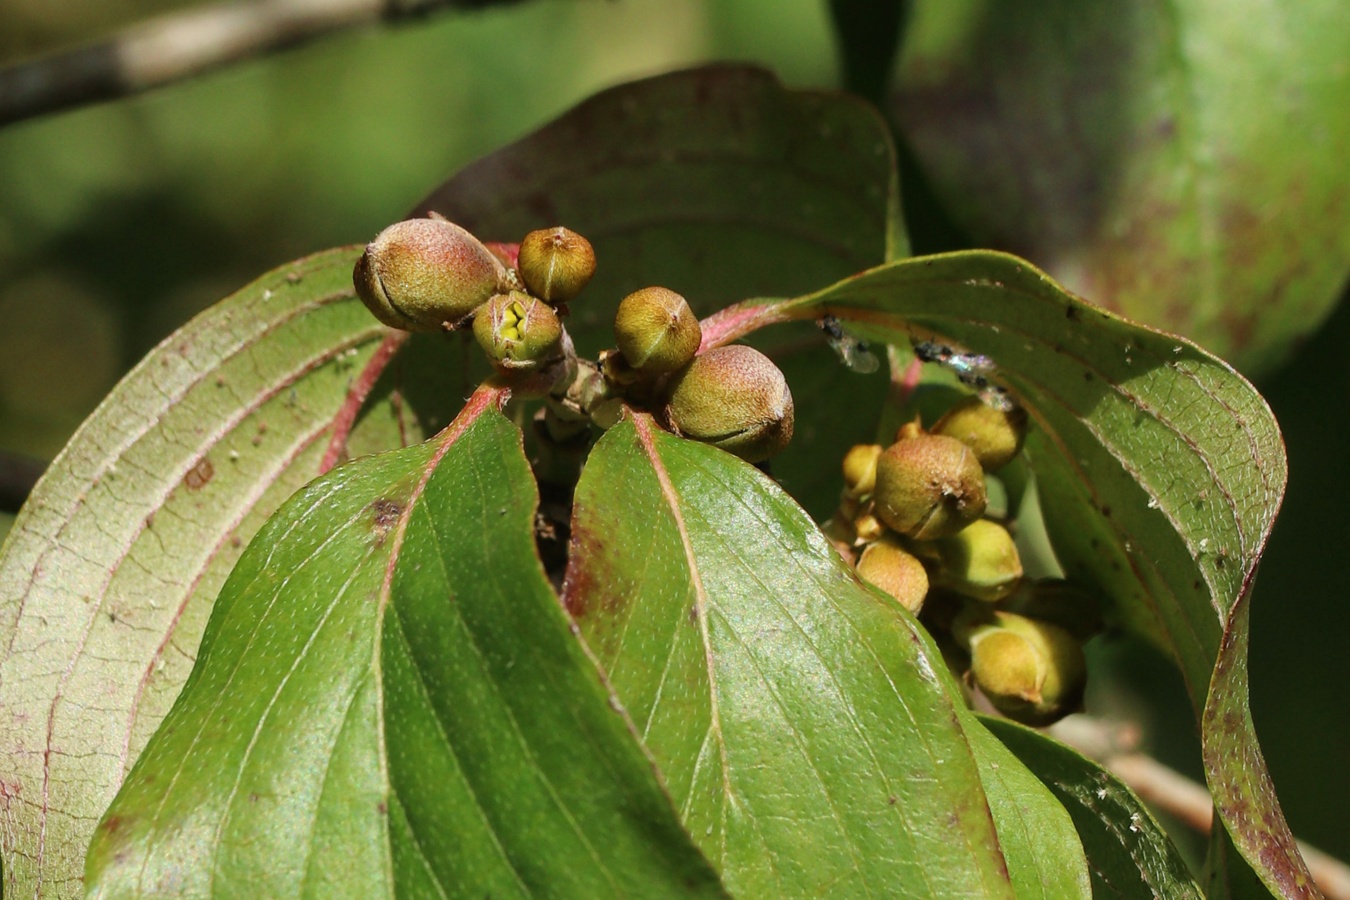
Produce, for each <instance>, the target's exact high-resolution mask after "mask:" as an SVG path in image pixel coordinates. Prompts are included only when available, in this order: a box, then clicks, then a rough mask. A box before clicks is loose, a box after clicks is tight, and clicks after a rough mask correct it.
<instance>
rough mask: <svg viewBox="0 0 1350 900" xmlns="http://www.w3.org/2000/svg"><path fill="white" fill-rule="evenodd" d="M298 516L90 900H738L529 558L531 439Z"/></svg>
mask: <svg viewBox="0 0 1350 900" xmlns="http://www.w3.org/2000/svg"><path fill="white" fill-rule="evenodd" d="M499 400H500V394H499V393H498V392H496V391H493V390H486V389H485V390H482V391H480V392H478V393H477V394H476V395H475V396H474V398H473V399H472V400H471V401H470V403H469V405H468V406H467V407H466V408H465V411H464V413H463V414H462V415H461V416H460V418H459V419H457V420H456V422H455V423H454V425H452V426H451V427H450V428H449V429H448V430H447V431H446V432H444V433H443V434H441V435H440V436H438V437H437V438H436V439H435V440H433V441H430V442H428V443H426V444H423V445H419V446H416V447H412V448H409V449H406V450H401V451H395V452H391V453H386V454H381V455H377V456H373V457H368V458H366V459H363V460H361V461H359V462H356V463H352V464H349V465H347V466H343V467H340V468H338V469H337V470H335V471H334V472H332V473H331V474H330V475H329V476H327V477H326V478H323V479H321V480H319V481H317V482H315V483H314V484H312V485H310V486H309V487H308V488H306V489H305V490H304V491H302V492H301V493H299V494H297V495H296V496H295V497H294V498H293V499H292V500H291V501H289V502H288V503H287V504H286V505H285V506H284V507H283V508H282V510H281V511H279V512H278V514H277V515H276V516H274V517H273V518H272V519H271V520H270V521H269V522H268V524H267V525H266V526H265V527H264V529H263V530H262V531H261V532H260V533H259V535H258V536H257V538H256V539H255V540H254V541H253V543H252V544H250V546H249V549H248V550H247V551H246V552H245V554H244V556H243V558H242V559H241V561H240V563H239V565H238V566H237V567H236V569H235V571H234V572H233V574H232V575H231V577H230V580H229V581H228V582H227V583H226V585H225V587H224V589H223V591H222V593H221V596H220V599H219V601H218V602H217V604H216V607H215V610H214V612H213V614H212V618H211V622H210V625H209V626H208V629H207V632H206V635H205V636H204V637H203V640H202V646H201V655H200V657H199V660H198V664H197V666H196V668H194V670H193V673H192V676H191V677H190V678H189V680H188V682H187V684H186V685H185V686H184V688H183V692H182V694H181V695H180V697H179V699H178V702H177V704H176V705H175V706H174V708H173V710H172V711H171V713H170V714H169V716H168V718H167V719H165V722H164V726H163V727H162V728H161V729H160V730H159V731H158V732H157V733H156V735H155V737H154V738H153V739H152V740H151V742H150V744H149V746H148V747H147V749H146V752H145V753H144V754H143V755H142V757H141V759H140V760H139V761H138V763H137V764H136V767H135V768H134V769H133V770H132V772H131V773H130V775H129V776H128V778H127V781H126V783H125V785H124V786H123V789H122V791H121V793H120V794H119V795H118V798H117V800H116V801H114V803H113V805H112V807H111V809H110V810H109V811H108V813H107V815H106V816H105V817H104V818H103V820H102V822H101V823H100V825H99V828H98V830H97V832H96V836H95V839H94V843H93V846H92V847H91V849H90V855H89V860H88V869H87V873H88V882H87V887H88V889H89V890H90V892H91V894H92V895H93V896H109V897H112V896H118V897H120V896H165V895H172V896H185V895H190V896H204V895H207V894H212V893H214V894H216V895H219V896H260V897H262V896H266V897H290V896H314V897H337V896H341V897H362V898H365V897H392V896H416V897H424V896H451V897H462V896H517V895H520V896H529V895H536V894H540V893H550V894H555V895H559V896H576V897H581V896H602V895H610V894H629V895H641V896H659V895H665V896H706V895H711V896H718V895H720V894H721V890H720V888H719V886H718V882H717V878H716V876H715V875H714V874H713V872H712V870H711V869H710V868H709V866H708V864H707V862H706V861H705V860H704V859H703V858H702V857H701V856H700V854H699V853H698V852H697V850H695V849H694V847H693V844H692V842H690V840H689V838H688V836H687V835H686V834H685V833H684V831H683V830H682V829H681V828H680V826H679V823H678V820H677V818H676V815H675V810H674V809H673V807H672V806H671V804H670V801H669V798H668V797H667V796H666V794H665V793H664V791H663V790H662V788H661V786H660V784H659V782H658V780H657V777H656V774H655V772H654V770H653V769H652V766H651V762H650V760H649V759H648V758H647V757H646V756H645V755H644V754H643V752H642V751H641V749H640V746H639V744H638V743H637V741H636V739H635V735H634V734H633V731H632V726H631V724H630V723H629V722H628V720H627V719H626V718H625V717H624V716H623V715H622V714H621V712H620V711H619V710H618V707H617V702H616V701H615V700H614V698H613V697H612V696H611V695H610V692H609V690H608V688H607V687H606V686H605V685H604V683H603V681H602V677H601V675H600V673H599V671H598V670H597V669H596V668H595V665H594V663H593V662H592V660H591V659H590V658H589V657H588V656H587V655H586V653H585V652H584V650H583V649H582V647H581V645H580V644H579V643H578V642H577V641H576V639H575V638H574V637H573V635H572V633H571V631H570V630H569V626H568V621H567V618H566V616H565V614H564V613H563V611H562V609H561V607H560V606H559V604H558V601H557V599H556V597H555V596H554V594H553V591H552V589H551V588H550V587H549V585H548V582H547V580H546V578H545V575H544V572H543V569H542V568H541V567H540V565H539V563H538V560H537V559H536V557H535V554H534V512H535V508H536V504H537V495H536V492H535V488H534V482H533V479H532V478H531V476H530V470H529V466H528V464H527V462H526V460H525V456H524V454H523V453H522V448H521V443H520V433H519V431H517V430H516V428H515V427H514V426H512V425H511V424H510V423H509V422H508V421H507V420H506V419H505V418H503V417H502V416H501V415H500V414H499V413H497V412H496V411H495V409H494V406H495V405H496V403H497V402H498V401H499Z"/></svg>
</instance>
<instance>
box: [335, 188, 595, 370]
mask: <svg viewBox="0 0 1350 900" xmlns="http://www.w3.org/2000/svg"><path fill="white" fill-rule="evenodd" d="M594 274H595V252H594V251H593V250H592V249H591V245H590V243H589V242H588V241H587V240H586V239H585V238H584V237H582V236H581V235H579V234H576V233H575V232H572V231H568V230H567V229H566V228H547V229H542V230H540V231H532V232H530V233H529V234H527V235H526V236H525V238H524V239H523V240H522V241H521V242H520V245H519V250H518V251H517V252H516V253H514V254H511V253H508V252H502V251H501V250H500V248H499V249H498V250H496V251H494V249H492V248H489V247H488V246H487V245H486V244H484V243H482V242H481V241H479V240H478V238H476V237H474V236H473V235H472V234H470V233H469V232H468V231H466V230H464V229H463V228H461V227H460V226H458V225H456V224H455V223H453V222H450V221H447V220H446V219H445V218H443V217H441V216H437V215H435V214H434V213H433V214H432V216H431V217H430V218H426V219H408V220H406V221H403V222H395V223H394V224H393V225H390V226H389V227H388V228H386V229H385V230H384V231H382V232H380V233H379V235H378V236H376V238H375V240H373V241H371V242H370V243H369V244H367V245H366V249H365V252H364V253H362V254H361V258H360V259H359V260H358V261H357V263H356V268H355V270H354V272H353V273H352V281H353V283H354V284H355V286H356V293H357V296H359V297H360V298H361V300H362V302H364V303H365V304H366V307H367V308H368V309H369V310H370V311H371V313H372V314H374V316H375V318H377V319H379V320H380V321H381V322H383V323H385V324H386V325H389V326H391V327H394V328H400V329H403V330H405V331H442V330H444V331H451V330H454V329H458V328H465V327H468V326H469V325H470V323H472V326H473V333H474V336H475V337H476V338H477V339H478V343H479V344H480V345H482V347H483V350H484V351H485V352H486V353H487V355H488V357H489V358H490V359H491V360H492V362H493V364H494V365H495V366H496V367H497V368H498V369H499V370H501V371H503V372H512V371H526V372H529V371H535V370H537V369H540V368H542V367H543V366H544V365H546V364H548V363H552V362H555V361H557V360H558V359H560V358H561V357H562V356H563V354H564V348H565V346H566V338H565V333H564V331H563V327H562V322H561V320H560V318H559V316H560V313H561V314H565V313H566V307H565V304H566V303H567V302H568V301H570V300H572V299H573V298H575V297H576V296H577V294H579V293H580V292H581V289H582V288H583V287H585V286H586V283H587V282H588V281H590V279H591V276H592V275H594Z"/></svg>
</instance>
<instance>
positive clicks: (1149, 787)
mask: <svg viewBox="0 0 1350 900" xmlns="http://www.w3.org/2000/svg"><path fill="white" fill-rule="evenodd" d="M1050 734H1051V735H1052V736H1053V737H1055V738H1057V739H1059V740H1060V741H1062V742H1064V743H1065V744H1068V745H1069V746H1070V747H1073V748H1074V749H1075V750H1077V751H1078V752H1079V753H1082V754H1083V755H1084V756H1087V757H1089V758H1091V759H1093V760H1096V761H1097V762H1098V763H1100V764H1101V765H1103V766H1105V767H1106V769H1108V770H1109V771H1110V772H1111V774H1113V775H1115V776H1116V777H1117V778H1119V779H1120V780H1121V782H1123V783H1124V784H1125V786H1126V787H1128V788H1130V790H1132V791H1134V792H1135V793H1136V794H1138V795H1139V799H1140V800H1143V801H1144V802H1145V803H1147V804H1148V805H1149V806H1152V807H1153V808H1154V809H1158V810H1161V811H1163V812H1165V813H1167V814H1168V815H1170V816H1172V817H1173V818H1175V819H1176V820H1177V821H1179V822H1181V823H1182V824H1183V825H1185V826H1186V827H1187V828H1191V829H1193V830H1195V831H1197V832H1199V833H1200V834H1205V835H1207V834H1209V830H1210V826H1211V825H1212V824H1213V821H1214V804H1213V803H1212V802H1211V800H1210V796H1209V791H1208V790H1206V789H1205V786H1204V785H1202V784H1197V783H1196V782H1194V781H1192V780H1191V779H1189V778H1187V777H1186V776H1185V775H1182V774H1181V773H1179V772H1177V771H1175V770H1173V769H1169V768H1168V767H1167V766H1164V765H1163V764H1162V763H1160V762H1158V761H1157V760H1156V759H1154V758H1153V757H1151V756H1148V755H1147V754H1144V753H1140V752H1139V751H1138V749H1137V748H1138V746H1139V741H1140V734H1139V730H1138V729H1137V728H1135V727H1133V726H1130V725H1123V724H1112V723H1109V722H1103V721H1101V720H1098V719H1092V718H1089V717H1087V716H1072V717H1070V718H1068V719H1065V720H1064V721H1062V722H1060V723H1059V724H1058V725H1056V726H1054V727H1053V728H1052V729H1051V730H1050ZM1298 849H1299V852H1300V853H1302V854H1303V860H1304V862H1306V863H1307V864H1308V872H1309V873H1310V874H1311V875H1312V877H1313V881H1315V882H1316V883H1317V887H1318V888H1319V889H1320V890H1321V891H1322V893H1323V894H1324V895H1326V898H1327V900H1350V866H1347V865H1346V864H1345V863H1343V862H1341V861H1340V860H1339V859H1336V858H1335V857H1333V856H1331V855H1329V854H1327V853H1324V852H1323V851H1321V850H1318V849H1317V848H1316V847H1313V846H1310V845H1308V844H1305V843H1304V842H1303V841H1299V842H1298Z"/></svg>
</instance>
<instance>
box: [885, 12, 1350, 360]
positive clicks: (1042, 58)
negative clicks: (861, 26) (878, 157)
mask: <svg viewBox="0 0 1350 900" xmlns="http://www.w3.org/2000/svg"><path fill="white" fill-rule="evenodd" d="M1347 57H1350V5H1348V4H1346V3H1345V2H1343V0H1296V2H1285V3H1278V4H1273V5H1272V4H1270V3H1266V2H1263V0H1232V2H1226V3H1206V2H1201V0H1164V2H1152V3H1131V4H1128V5H1119V4H1110V3H1081V2H1076V0H1055V2H1046V3H1036V4H1032V5H1025V4H1008V3H1000V2H990V0H957V2H948V0H944V2H941V3H919V4H916V6H915V15H914V16H913V18H912V20H911V22H910V27H909V30H908V32H907V41H906V47H905V50H904V51H903V54H902V62H901V68H900V91H899V94H898V97H897V100H896V105H895V111H896V113H897V115H898V117H899V119H900V122H901V123H902V127H903V130H904V132H905V135H906V137H907V139H908V141H909V143H910V145H911V146H912V148H913V149H914V151H915V152H916V153H917V155H918V157H919V159H920V161H921V163H922V165H923V168H924V170H925V173H926V174H927V175H928V176H929V181H930V182H931V184H932V186H933V188H934V189H935V190H936V191H937V193H938V194H939V195H940V196H941V198H942V200H943V201H944V202H945V204H946V205H947V206H948V208H949V209H950V211H951V213H952V214H953V215H954V217H955V218H956V219H957V220H958V221H959V222H960V223H961V224H962V225H964V226H965V227H966V228H967V229H968V230H969V232H970V234H971V236H972V237H973V238H974V240H975V242H976V243H977V244H979V245H981V246H989V247H995V248H998V249H1003V250H1009V251H1012V252H1014V253H1018V254H1020V255H1022V256H1025V257H1026V258H1028V259H1030V260H1031V261H1032V262H1034V263H1036V264H1037V265H1039V266H1041V267H1043V268H1044V269H1045V270H1046V271H1048V272H1049V273H1050V274H1051V275H1053V276H1054V277H1056V278H1057V279H1059V280H1060V281H1061V282H1063V283H1064V284H1065V285H1067V286H1069V288H1070V289H1072V290H1074V291H1076V292H1077V293H1079V294H1082V295H1083V296H1084V297H1087V298H1089V299H1090V300H1092V301H1094V302H1096V303H1100V304H1103V305H1105V306H1107V307H1109V308H1111V309H1114V310H1118V311H1121V312H1124V313H1125V314H1126V315H1129V316H1130V317H1132V318H1135V319H1139V320H1141V321H1144V322H1148V323H1151V324H1154V325H1159V326H1162V327H1166V328H1168V329H1169V330H1172V331H1178V332H1181V333H1183V334H1186V335H1189V336H1190V337H1192V338H1194V339H1195V340H1197V341H1198V342H1200V343H1201V344H1203V345H1204V346H1206V347H1208V348H1209V349H1210V350H1212V351H1214V352H1216V353H1218V354H1219V355H1220V356H1223V357H1224V358H1226V359H1229V360H1230V361H1232V362H1234V363H1235V364H1236V365H1238V366H1239V367H1240V368H1242V369H1243V370H1244V371H1248V372H1251V373H1256V372H1261V371H1266V370H1268V369H1269V368H1270V367H1271V366H1272V365H1273V364H1274V363H1276V362H1278V361H1279V360H1280V359H1281V358H1283V357H1284V356H1285V355H1286V354H1287V353H1288V352H1289V350H1290V349H1291V347H1292V346H1293V345H1295V344H1296V343H1297V341H1298V339H1299V338H1300V337H1301V336H1304V335H1306V334H1308V333H1309V332H1310V331H1311V330H1312V329H1313V328H1314V327H1316V326H1317V324H1318V323H1319V322H1320V321H1321V320H1322V318H1323V317H1324V316H1325V315H1326V313H1327V312H1328V311H1329V309H1330V308H1331V305H1332V304H1333V303H1334V302H1335V300H1336V297H1337V296H1338V293H1339V291H1340V290H1341V287H1342V285H1343V284H1344V282H1345V278H1346V276H1347V274H1350V230H1347V229H1346V227H1345V218H1346V215H1345V210H1346V203H1347V200H1350V167H1347V166H1346V165H1345V160H1346V158H1347V157H1350V116H1347V115H1346V114H1345V111H1346V110H1347V109H1350V69H1347V68H1346V66H1345V60H1346V59H1347Z"/></svg>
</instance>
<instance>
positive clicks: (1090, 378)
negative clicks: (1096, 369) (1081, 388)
mask: <svg viewBox="0 0 1350 900" xmlns="http://www.w3.org/2000/svg"><path fill="white" fill-rule="evenodd" d="M1083 380H1084V381H1093V380H1095V379H1094V377H1093V375H1092V373H1091V372H1084V373H1083Z"/></svg>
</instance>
